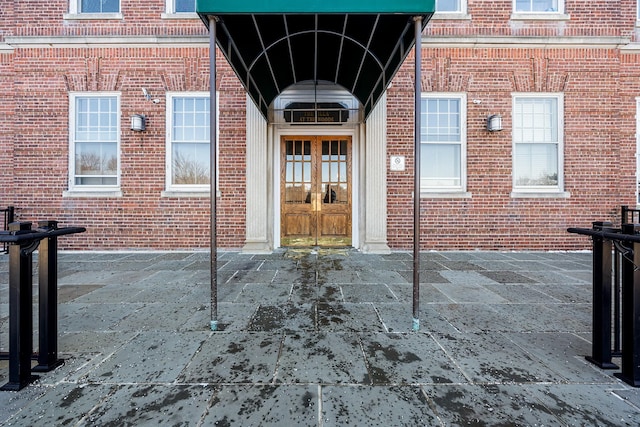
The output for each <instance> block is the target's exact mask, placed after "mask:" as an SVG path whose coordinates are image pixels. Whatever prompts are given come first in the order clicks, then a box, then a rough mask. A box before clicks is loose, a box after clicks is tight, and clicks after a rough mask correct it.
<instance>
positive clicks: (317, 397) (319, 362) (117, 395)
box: [0, 250, 640, 427]
mask: <svg viewBox="0 0 640 427" xmlns="http://www.w3.org/2000/svg"><path fill="white" fill-rule="evenodd" d="M59 258H60V263H59V300H60V301H59V302H60V304H59V332H60V340H59V346H60V351H61V353H62V354H61V355H62V357H64V358H65V360H66V363H65V364H64V365H63V366H62V367H60V368H58V369H57V370H55V371H53V372H50V373H44V374H41V376H40V380H39V381H38V382H37V383H35V384H32V385H30V386H28V387H27V388H25V389H23V390H22V391H20V392H0V424H3V423H4V424H3V425H16V426H41V425H43V426H53V425H56V426H58V425H66V426H73V425H91V426H93V425H96V426H110V425H113V426H116V425H117V426H125V425H135V426H143V425H150V426H151V425H153V426H157V425H174V426H178V425H185V426H186V425H188V426H192V425H193V426H199V425H202V426H216V425H217V426H252V425H253V426H258V425H260V426H270V425H274V426H275V425H277V426H346V425H349V426H377V425H379V426H387V427H388V426H403V425H407V426H449V425H452V426H453V425H491V426H494V425H526V426H534V425H535V426H543V425H544V426H623V425H629V426H637V425H639V424H640V389H634V388H631V387H629V386H627V385H626V384H625V383H623V382H621V381H619V380H618V379H617V378H615V377H614V376H613V373H614V372H612V371H603V370H600V369H598V368H597V367H595V366H593V365H591V364H589V363H587V362H586V361H585V360H584V356H585V355H588V354H590V352H591V346H590V340H591V336H590V324H591V305H590V303H591V255H590V254H588V253H497V252H438V253H425V254H423V258H422V268H423V270H422V272H421V281H422V282H423V283H424V284H423V285H422V286H421V328H420V331H419V332H412V331H411V326H412V315H411V314H412V307H411V301H412V285H411V281H412V261H411V255H410V254H407V253H394V254H391V255H387V256H380V255H363V254H360V253H358V252H355V251H319V252H318V251H308V250H307V251H303V250H300V251H296V250H290V251H280V252H277V253H274V254H272V255H257V256H250V255H243V254H239V253H235V252H225V253H221V254H220V256H219V283H220V285H219V287H220V290H219V301H220V303H219V322H220V329H221V330H220V331H217V332H212V331H210V330H209V329H208V327H209V316H210V311H209V305H208V302H209V262H208V254H206V253H182V252H180V253H173V252H171V253H166V252H165V253H140V252H137V253H131V252H129V253H77V252H66V253H61V254H60V257H59ZM7 261H8V256H6V255H0V351H5V352H6V351H7V350H8V349H7V342H8V311H9V310H8V304H7V301H8V285H7V283H8V277H7V276H8V274H7V271H8V262H7ZM36 280H37V278H35V279H34V281H36ZM36 325H37V323H36ZM7 375H8V363H7V362H6V361H0V384H4V383H5V382H6V381H7Z"/></svg>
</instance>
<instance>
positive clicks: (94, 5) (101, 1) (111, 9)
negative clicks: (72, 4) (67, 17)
mask: <svg viewBox="0 0 640 427" xmlns="http://www.w3.org/2000/svg"><path fill="white" fill-rule="evenodd" d="M80 12H81V13H116V12H120V0H81V1H80Z"/></svg>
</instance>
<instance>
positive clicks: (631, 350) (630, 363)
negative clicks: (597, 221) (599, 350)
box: [615, 224, 640, 387]
mask: <svg viewBox="0 0 640 427" xmlns="http://www.w3.org/2000/svg"><path fill="white" fill-rule="evenodd" d="M639 232H640V224H624V225H623V226H622V233H623V234H630V235H637V234H638V233H639ZM638 266H640V243H639V242H633V255H630V256H628V257H624V260H623V264H622V361H621V365H622V366H621V368H622V370H621V372H620V373H616V374H615V376H616V377H618V378H620V379H621V380H622V381H624V382H626V383H627V384H630V385H632V386H633V387H640V269H639V268H638Z"/></svg>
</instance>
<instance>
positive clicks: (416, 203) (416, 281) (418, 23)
mask: <svg viewBox="0 0 640 427" xmlns="http://www.w3.org/2000/svg"><path fill="white" fill-rule="evenodd" d="M413 21H414V24H413V25H414V36H415V61H416V62H415V95H414V96H415V112H414V122H415V128H414V146H415V148H414V164H415V166H414V171H413V174H414V186H413V330H414V331H417V330H419V329H420V132H421V129H420V128H421V124H420V107H421V103H422V93H421V90H420V89H421V84H420V83H421V81H422V73H421V65H422V64H421V63H422V17H420V16H416V17H414V18H413Z"/></svg>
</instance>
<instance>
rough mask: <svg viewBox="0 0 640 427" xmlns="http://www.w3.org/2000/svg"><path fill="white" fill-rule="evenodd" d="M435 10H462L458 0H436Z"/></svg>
mask: <svg viewBox="0 0 640 427" xmlns="http://www.w3.org/2000/svg"><path fill="white" fill-rule="evenodd" d="M436 12H462V10H461V9H460V0H436Z"/></svg>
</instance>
